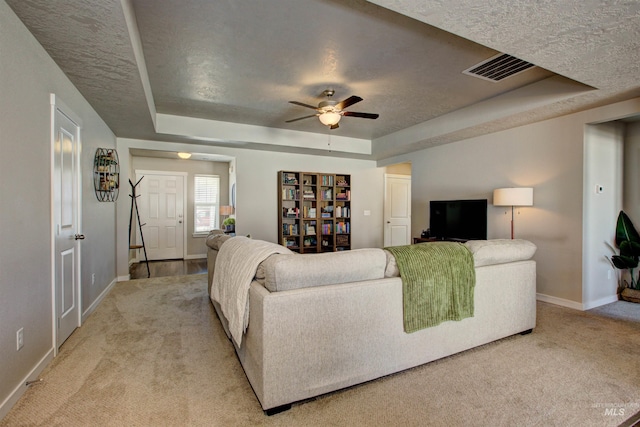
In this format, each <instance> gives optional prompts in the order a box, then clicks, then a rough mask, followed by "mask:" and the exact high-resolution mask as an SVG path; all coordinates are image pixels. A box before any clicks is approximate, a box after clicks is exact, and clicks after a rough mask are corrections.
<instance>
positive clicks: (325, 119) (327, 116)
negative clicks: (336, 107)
mask: <svg viewBox="0 0 640 427" xmlns="http://www.w3.org/2000/svg"><path fill="white" fill-rule="evenodd" d="M318 118H319V119H320V121H321V122H322V124H323V125H326V126H333V125H335V124H337V123H338V122H339V121H340V118H342V116H341V115H340V114H339V113H336V112H335V111H326V112H324V113H322V114H320V115H319V116H318Z"/></svg>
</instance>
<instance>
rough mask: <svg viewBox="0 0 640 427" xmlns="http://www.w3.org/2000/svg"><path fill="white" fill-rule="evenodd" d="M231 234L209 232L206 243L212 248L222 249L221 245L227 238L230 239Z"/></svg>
mask: <svg viewBox="0 0 640 427" xmlns="http://www.w3.org/2000/svg"><path fill="white" fill-rule="evenodd" d="M230 238H231V236H229V235H227V234H213V233H211V234H209V235H208V236H207V241H206V244H207V246H208V247H210V248H211V249H215V250H216V251H218V250H220V246H222V244H223V243H224V242H226V241H227V240H229V239H230Z"/></svg>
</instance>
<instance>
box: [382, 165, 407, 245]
mask: <svg viewBox="0 0 640 427" xmlns="http://www.w3.org/2000/svg"><path fill="white" fill-rule="evenodd" d="M389 178H397V179H406V180H407V181H409V189H410V190H411V184H413V181H412V176H411V175H400V174H395V173H385V174H384V191H383V198H382V200H383V201H382V220H383V224H382V225H383V226H382V242H383V244H385V245H386V243H385V242H386V241H387V237H390V236H387V220H388V218H387V217H386V213H387V212H389V211H390V210H388V209H387V208H388V206H389V203H390V200H389V194H388V192H387V189H388V184H389V182H388V181H389ZM411 196H412V194H411V191H409V207H410V209H409V227H408V232H409V235H408V236H407V239H408V240H409V241H408V242H407V244H411V225H412V224H411V221H412V219H411V217H412V212H411V209H412V208H411V205H412V203H411V202H412V200H411Z"/></svg>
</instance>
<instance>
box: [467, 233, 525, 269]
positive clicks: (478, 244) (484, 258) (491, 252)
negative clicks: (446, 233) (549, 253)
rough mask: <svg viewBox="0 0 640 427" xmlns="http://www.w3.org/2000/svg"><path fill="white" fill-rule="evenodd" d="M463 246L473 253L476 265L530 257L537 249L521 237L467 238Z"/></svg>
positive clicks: (521, 259) (502, 262)
mask: <svg viewBox="0 0 640 427" xmlns="http://www.w3.org/2000/svg"><path fill="white" fill-rule="evenodd" d="M465 246H466V247H467V248H468V249H469V250H470V251H471V253H472V254H473V260H474V262H475V266H476V267H481V266H483V265H492V264H504V263H507V262H514V261H524V260H527V259H531V257H533V255H534V254H535V253H536V249H537V246H536V245H534V244H533V243H531V242H529V241H528V240H522V239H513V240H511V239H493V240H469V241H468V242H466V243H465Z"/></svg>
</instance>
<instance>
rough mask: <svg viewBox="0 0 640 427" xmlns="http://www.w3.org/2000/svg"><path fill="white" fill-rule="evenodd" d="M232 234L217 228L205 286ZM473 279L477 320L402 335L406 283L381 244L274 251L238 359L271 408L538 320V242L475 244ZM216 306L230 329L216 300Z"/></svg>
mask: <svg viewBox="0 0 640 427" xmlns="http://www.w3.org/2000/svg"><path fill="white" fill-rule="evenodd" d="M227 239H228V237H227V236H215V235H211V236H209V238H208V239H207V245H208V247H209V249H208V251H209V259H208V260H209V274H210V276H209V291H210V293H211V284H212V278H213V276H214V275H215V268H216V258H217V255H218V251H219V250H224V248H223V245H224V242H225V241H226V240H227ZM466 245H467V247H468V248H469V249H470V251H471V252H472V254H473V256H474V262H475V273H476V285H475V289H474V299H475V303H474V304H475V312H474V316H473V317H471V318H467V319H463V320H461V321H457V322H456V321H449V322H444V323H441V324H440V325H438V326H436V327H431V328H427V329H423V330H420V331H418V332H414V333H410V334H408V333H405V332H404V329H403V303H402V281H401V278H400V277H398V270H397V267H396V266H395V260H394V259H393V256H391V255H390V253H389V252H387V251H384V250H383V249H357V250H352V251H345V252H336V253H324V254H309V255H299V254H293V253H290V254H277V255H271V256H269V257H268V258H266V259H265V260H264V261H263V262H262V263H261V264H260V265H259V266H258V268H257V270H256V274H255V277H254V279H253V281H252V282H251V284H250V287H249V302H248V305H249V320H248V328H247V329H246V332H245V333H244V335H243V337H242V341H241V344H240V345H237V344H236V342H235V341H233V340H232V342H233V343H234V346H235V347H236V352H237V355H238V358H239V360H240V362H241V364H242V366H243V368H244V371H245V373H246V375H247V378H248V379H249V382H250V383H251V386H252V387H253V390H254V392H255V394H256V396H257V397H258V400H259V401H260V404H261V405H262V408H263V409H264V410H265V412H266V413H267V414H272V413H277V412H279V411H281V410H284V409H288V408H290V406H291V403H293V402H298V401H302V400H305V399H309V398H312V397H315V396H319V395H321V394H324V393H328V392H331V391H334V390H339V389H342V388H345V387H349V386H352V385H355V384H359V383H362V382H365V381H369V380H372V379H375V378H379V377H382V376H384V375H388V374H392V373H395V372H399V371H402V370H405V369H408V368H411V367H414V366H418V365H421V364H424V363H427V362H430V361H433V360H436V359H439V358H443V357H446V356H449V355H452V354H454V353H457V352H461V351H464V350H467V349H470V348H473V347H476V346H479V345H482V344H486V343H489V342H491V341H494V340H498V339H500V338H504V337H507V336H510V335H514V334H518V333H527V332H530V331H531V330H532V329H533V328H534V327H535V324H536V265H535V262H534V261H533V260H532V259H531V257H532V256H533V254H534V253H535V250H536V247H535V245H533V244H532V243H530V242H528V241H524V240H488V241H471V242H468V243H467V244H466ZM212 302H213V305H214V307H215V309H216V312H217V314H218V316H219V318H220V321H221V322H222V324H223V326H224V327H225V331H226V332H227V335H229V329H228V327H227V320H226V319H225V316H224V314H223V312H222V310H221V307H220V304H219V303H218V302H217V301H214V299H213V298H212Z"/></svg>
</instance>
